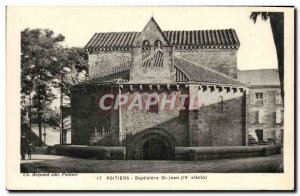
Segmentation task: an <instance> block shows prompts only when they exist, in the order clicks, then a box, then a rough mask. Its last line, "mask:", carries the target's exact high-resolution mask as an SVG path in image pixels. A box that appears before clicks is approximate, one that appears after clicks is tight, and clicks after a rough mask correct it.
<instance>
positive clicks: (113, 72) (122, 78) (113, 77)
mask: <svg viewBox="0 0 300 196" xmlns="http://www.w3.org/2000/svg"><path fill="white" fill-rule="evenodd" d="M129 72H130V64H126V65H122V66H117V67H114V68H111V69H108V70H106V71H104V72H102V73H100V74H99V75H98V76H96V77H93V78H90V79H87V80H85V81H84V82H83V83H81V84H97V83H115V82H128V80H129Z"/></svg>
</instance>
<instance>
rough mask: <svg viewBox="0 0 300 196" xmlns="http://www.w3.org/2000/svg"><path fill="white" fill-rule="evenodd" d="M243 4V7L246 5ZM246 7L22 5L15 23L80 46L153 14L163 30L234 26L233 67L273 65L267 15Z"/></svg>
mask: <svg viewBox="0 0 300 196" xmlns="http://www.w3.org/2000/svg"><path fill="white" fill-rule="evenodd" d="M246 9H247V10H246ZM250 13H251V10H249V8H203V7H160V8H159V7H146V8H145V7H121V8H120V7H81V8H80V7H25V8H22V9H20V8H18V12H16V13H15V14H16V15H17V16H18V18H19V21H18V23H19V28H20V29H24V28H48V29H52V30H53V31H54V32H55V33H61V34H63V35H64V36H65V37H66V40H65V42H64V45H66V46H69V47H71V46H79V47H84V46H85V44H86V43H87V42H88V41H89V39H90V38H91V37H92V35H93V34H94V33H96V32H110V31H114V32H115V31H141V30H142V29H143V27H144V26H145V25H146V23H147V22H148V20H149V19H150V17H151V16H152V15H153V17H154V18H155V20H156V21H157V23H158V25H159V26H160V27H161V29H162V30H205V29H228V28H233V29H235V30H236V32H237V35H238V38H239V40H240V42H241V46H240V48H239V50H238V68H239V69H240V70H246V69H268V68H277V59H276V50H275V46H274V41H273V36H272V31H271V28H270V23H269V21H261V20H260V19H259V20H258V21H257V23H256V24H254V23H253V22H252V21H251V20H250V19H249V16H250Z"/></svg>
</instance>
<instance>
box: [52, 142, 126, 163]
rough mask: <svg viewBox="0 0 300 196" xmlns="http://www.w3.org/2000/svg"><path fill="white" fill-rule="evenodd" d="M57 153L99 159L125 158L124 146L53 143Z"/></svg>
mask: <svg viewBox="0 0 300 196" xmlns="http://www.w3.org/2000/svg"><path fill="white" fill-rule="evenodd" d="M54 148H55V149H56V154H57V155H65V156H73V157H80V158H91V159H101V160H109V159H112V160H123V159H125V147H108V146H83V145H55V146H54Z"/></svg>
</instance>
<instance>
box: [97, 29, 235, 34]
mask: <svg viewBox="0 0 300 196" xmlns="http://www.w3.org/2000/svg"><path fill="white" fill-rule="evenodd" d="M222 30H223V31H224V30H234V31H235V29H233V28H226V29H191V30H182V29H181V30H162V32H163V33H164V32H170V31H222ZM141 32H142V31H100V32H96V33H94V34H99V33H141Z"/></svg>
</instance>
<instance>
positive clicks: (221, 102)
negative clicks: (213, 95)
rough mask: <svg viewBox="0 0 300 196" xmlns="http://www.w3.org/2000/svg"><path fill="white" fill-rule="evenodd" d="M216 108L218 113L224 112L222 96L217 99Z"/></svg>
mask: <svg viewBox="0 0 300 196" xmlns="http://www.w3.org/2000/svg"><path fill="white" fill-rule="evenodd" d="M218 109H219V113H220V114H223V113H224V101H223V96H220V97H219V100H218Z"/></svg>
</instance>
